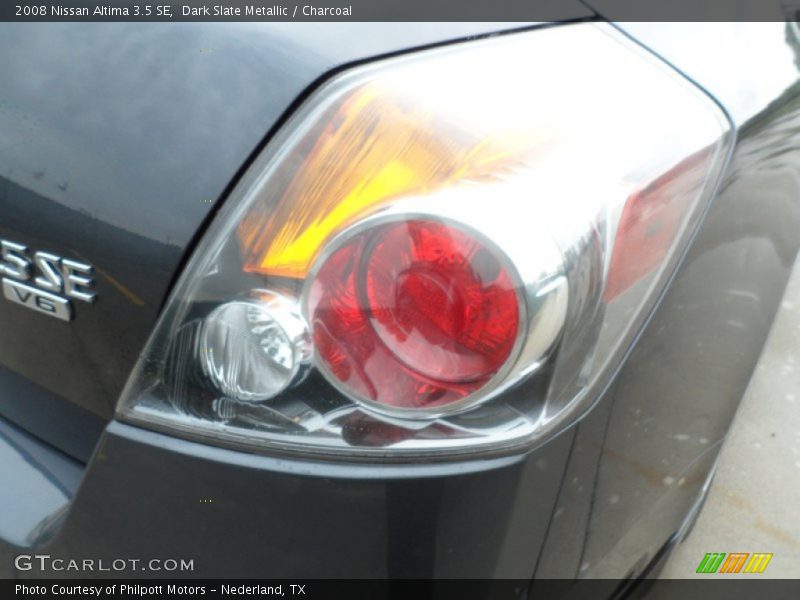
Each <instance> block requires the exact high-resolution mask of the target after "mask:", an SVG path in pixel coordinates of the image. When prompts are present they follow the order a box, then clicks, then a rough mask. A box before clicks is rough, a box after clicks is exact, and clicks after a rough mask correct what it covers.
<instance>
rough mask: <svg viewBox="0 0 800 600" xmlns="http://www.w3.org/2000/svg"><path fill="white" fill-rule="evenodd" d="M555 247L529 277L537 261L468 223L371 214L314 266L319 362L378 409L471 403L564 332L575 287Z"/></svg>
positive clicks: (312, 305)
mask: <svg viewBox="0 0 800 600" xmlns="http://www.w3.org/2000/svg"><path fill="white" fill-rule="evenodd" d="M511 229H512V230H513V229H516V228H515V227H511ZM548 255H549V256H548ZM556 256H558V252H557V250H556V249H555V248H554V247H553V248H551V249H550V251H549V252H548V253H545V254H543V255H541V256H540V257H539V258H549V259H550V261H549V264H547V265H546V266H545V267H544V268H539V269H538V270H537V271H536V272H535V274H534V276H533V277H532V278H530V277H529V278H526V277H525V275H523V273H526V271H527V270H530V269H525V268H523V269H520V268H519V267H518V265H517V264H516V263H515V261H514V259H513V258H512V257H511V256H509V254H508V253H507V252H506V251H504V250H503V249H502V248H501V247H500V246H499V245H498V244H497V243H495V242H493V241H492V240H491V239H490V238H489V237H487V236H486V235H484V234H483V233H482V232H480V231H478V230H476V229H473V228H471V227H469V226H468V225H465V224H464V223H460V222H458V221H454V220H449V219H447V218H445V217H441V216H440V215H437V216H432V215H427V216H425V215H418V216H415V217H407V216H404V214H403V213H402V212H398V213H397V214H395V215H392V216H388V217H378V218H376V219H368V220H367V221H365V222H364V223H361V224H357V225H355V226H354V227H351V228H350V229H349V230H348V231H345V232H344V233H343V234H341V235H339V236H338V237H337V238H336V239H334V240H333V241H332V242H331V244H330V248H328V249H327V250H326V251H325V253H324V254H323V255H322V256H321V257H320V258H319V259H318V261H317V262H316V264H315V266H314V268H313V269H312V274H311V277H310V279H309V282H308V283H307V286H308V287H307V294H306V302H305V307H304V308H305V314H306V315H307V318H308V321H309V323H310V324H311V328H312V330H313V339H314V345H315V348H316V363H317V365H318V366H319V368H320V370H321V371H322V372H323V374H324V375H325V376H326V378H327V379H328V380H329V381H330V382H331V383H332V384H333V385H334V386H335V387H337V388H338V389H339V390H340V391H341V392H343V393H344V394H346V395H347V396H349V397H351V398H353V399H355V400H357V401H359V402H361V403H362V404H365V405H367V406H369V407H371V408H372V409H374V410H376V411H378V412H383V413H386V414H390V415H394V416H403V417H411V418H431V417H435V416H440V415H443V414H448V413H452V412H458V411H460V410H464V409H466V408H469V407H471V406H474V405H475V404H476V403H478V402H481V401H483V400H486V399H488V398H490V397H491V396H492V394H493V393H496V392H497V391H498V390H500V389H504V388H506V387H508V385H510V384H512V383H513V382H514V381H515V380H516V379H518V378H519V377H520V376H522V375H523V374H526V373H530V372H532V371H533V370H535V367H536V366H538V364H539V363H540V362H541V360H542V358H543V357H544V356H545V355H546V353H547V352H548V350H549V349H550V348H551V347H552V346H553V344H554V343H555V341H556V340H557V338H558V335H559V333H560V332H561V329H562V327H563V324H564V321H565V318H566V312H567V298H568V291H567V280H566V278H565V277H564V276H563V275H562V274H561V272H560V267H561V264H560V261H559V260H558V259H557V258H556V259H555V260H553V258H554V257H556ZM532 258H533V257H530V256H526V257H525V259H526V260H525V263H524V264H529V265H530V264H534V262H535V261H534V260H532ZM533 329H535V330H536V331H533Z"/></svg>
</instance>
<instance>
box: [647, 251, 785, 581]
mask: <svg viewBox="0 0 800 600" xmlns="http://www.w3.org/2000/svg"><path fill="white" fill-rule="evenodd" d="M706 552H750V553H752V552H771V553H773V554H774V557H773V558H772V561H771V562H770V563H769V565H768V567H767V569H766V571H765V572H764V574H763V575H761V577H764V576H768V577H775V578H778V577H780V578H786V577H800V263H798V265H797V266H796V267H795V271H794V275H793V276H792V280H791V281H790V283H789V286H788V288H787V290H786V294H785V296H784V299H783V304H782V307H781V311H780V313H779V314H778V318H777V320H776V321H775V324H774V325H773V328H772V332H771V334H770V337H769V339H768V341H767V345H766V347H765V348H764V353H763V355H762V356H761V360H760V362H759V365H758V367H757V370H756V372H755V374H754V376H753V379H752V381H751V382H750V387H749V388H748V390H747V394H746V396H745V398H744V400H743V402H742V405H741V406H740V408H739V412H738V414H737V416H736V419H735V421H734V424H733V428H732V430H731V432H730V434H729V437H728V439H727V440H726V442H725V445H724V447H723V449H722V452H721V454H720V460H719V463H718V469H717V475H716V477H715V479H714V483H713V485H712V486H711V490H710V492H709V495H708V500H707V502H706V505H705V508H704V509H703V512H702V513H701V514H700V517H699V519H698V521H697V524H696V525H695V527H694V530H693V531H692V532H691V534H690V535H689V536H688V537H687V538H686V540H685V541H684V542H683V544H682V545H681V546H680V547H679V548H678V549H677V550H676V552H675V553H674V554H673V556H672V558H671V559H670V562H669V563H668V564H667V566H666V568H665V569H664V571H663V573H662V577H665V578H686V577H692V576H694V575H695V570H696V568H697V566H698V563H699V562H700V560H701V559H702V558H703V556H704V555H705V553H706ZM698 576H701V575H698ZM702 577H708V575H702ZM730 577H742V575H741V574H740V575H730Z"/></svg>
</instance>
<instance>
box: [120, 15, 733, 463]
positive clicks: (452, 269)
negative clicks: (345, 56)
mask: <svg viewBox="0 0 800 600" xmlns="http://www.w3.org/2000/svg"><path fill="white" fill-rule="evenodd" d="M727 132H728V123H727V121H726V119H725V116H724V114H723V113H722V112H721V110H720V109H719V108H718V107H717V105H716V104H715V103H714V102H713V101H712V100H710V99H709V98H708V97H707V96H705V95H704V93H703V92H702V91H700V90H699V89H697V88H696V87H694V86H693V85H691V84H690V83H689V82H688V81H686V80H685V79H684V78H682V77H681V76H680V75H679V74H677V73H676V72H674V71H672V70H671V69H669V68H668V67H666V66H665V65H663V64H662V63H660V62H659V61H658V60H656V59H655V58H654V57H652V56H651V55H649V54H648V53H647V52H645V51H644V50H642V49H641V48H639V47H638V46H636V45H635V44H634V43H632V42H630V41H629V40H627V38H625V37H624V36H622V35H621V34H620V33H618V32H617V31H616V30H614V29H613V28H612V27H610V26H607V25H601V24H578V25H568V26H559V27H550V28H544V29H540V30H535V31H530V32H525V33H515V34H509V35H504V36H500V37H495V38H492V39H488V40H483V41H472V42H467V43H463V44H455V45H452V46H448V47H444V48H441V49H435V50H430V51H424V52H419V53H414V54H411V55H408V56H405V57H400V58H393V59H389V60H385V61H381V62H377V63H375V64H373V65H368V66H364V67H358V68H355V69H353V70H351V71H349V72H346V73H344V74H342V75H339V76H336V77H334V78H333V79H332V80H331V81H330V82H329V83H327V84H325V85H323V86H322V87H321V88H320V89H319V90H318V91H317V92H316V93H314V94H312V96H311V97H310V98H309V99H308V101H307V102H305V103H304V105H303V106H302V107H301V108H300V109H299V110H298V111H297V114H296V115H295V116H294V117H293V118H292V119H290V121H289V122H288V123H287V124H286V125H285V126H284V127H283V129H282V131H281V132H279V134H278V135H277V136H276V137H275V139H273V140H272V141H271V142H270V144H269V145H268V148H267V149H266V151H265V152H264V154H263V156H261V157H260V158H259V159H258V160H257V161H256V163H255V164H254V165H253V166H252V167H251V169H250V170H249V172H248V173H247V174H246V175H245V177H244V178H243V179H242V181H240V182H239V184H238V185H237V187H236V189H235V190H234V192H233V193H232V196H231V198H229V199H228V201H227V203H226V206H225V207H224V209H223V210H222V211H221V212H220V214H219V215H218V217H217V219H216V220H215V222H214V224H213V225H212V227H211V228H210V230H209V231H208V233H207V234H206V235H205V237H204V239H203V241H202V243H201V244H200V246H199V247H198V248H197V250H196V252H195V255H194V257H193V258H192V260H191V261H190V264H189V265H188V266H187V268H186V271H185V273H184V274H183V276H182V278H181V280H180V282H179V283H178V285H177V286H176V289H175V290H174V292H173V294H172V296H171V298H170V301H169V303H168V305H167V308H166V310H165V312H164V314H163V315H162V317H161V319H160V321H159V323H158V325H157V327H156V330H155V332H154V334H153V336H152V338H151V340H150V342H149V343H148V346H147V348H146V350H145V352H144V354H143V356H142V358H141V360H140V362H139V364H138V365H137V368H136V369H135V371H134V372H133V373H132V375H131V378H130V380H129V382H128V385H127V387H126V390H125V392H124V393H123V398H122V400H121V402H120V405H119V410H118V415H119V417H120V418H121V419H123V420H126V421H129V422H133V423H136V424H140V425H143V426H146V427H154V428H158V429H161V430H165V431H170V432H174V433H178V434H180V435H185V436H189V437H194V438H202V439H205V440H208V441H211V442H213V443H223V444H231V445H236V446H246V447H247V448H248V449H256V450H258V449H261V450H263V451H270V452H277V451H280V452H290V453H300V454H309V453H311V454H317V455H319V454H323V455H328V456H338V457H348V458H353V459H357V458H370V459H373V460H374V459H375V458H376V457H380V459H382V460H408V459H411V458H413V457H425V458H426V459H431V458H446V457H454V456H464V455H474V453H476V452H479V451H481V450H489V449H491V450H492V451H495V452H496V451H500V450H504V451H508V452H511V451H518V450H520V449H525V448H529V447H531V445H533V444H536V443H539V442H541V441H542V440H544V439H546V437H547V436H548V435H552V434H553V433H554V432H556V431H558V430H559V429H560V428H563V427H564V426H566V425H567V424H569V423H571V422H573V421H574V420H575V419H576V418H578V417H579V416H580V415H581V414H582V412H583V411H585V410H586V409H587V407H588V406H589V405H590V404H591V401H592V400H593V399H594V398H595V397H596V394H597V393H598V392H599V390H600V389H602V387H603V386H604V385H605V383H607V380H608V377H610V375H611V373H612V372H613V371H614V370H615V367H616V366H617V365H618V363H619V361H620V360H621V358H622V356H623V355H624V353H625V351H626V349H627V348H628V346H629V344H630V343H631V340H632V339H633V337H634V335H635V334H636V332H637V331H638V329H639V328H640V327H641V325H642V323H643V321H644V319H645V318H646V316H647V314H648V313H649V311H650V310H651V309H652V307H653V305H654V303H655V301H656V299H657V298H658V296H659V294H660V292H661V290H662V289H663V286H664V282H665V281H666V279H667V277H668V276H669V274H670V273H671V272H672V270H673V269H674V267H675V265H676V263H677V261H678V259H679V258H680V256H681V254H682V252H683V250H684V249H685V247H686V244H687V241H688V239H689V238H690V236H691V234H692V232H693V231H694V230H695V229H696V226H697V224H698V223H699V220H700V218H701V217H702V214H703V212H704V210H705V208H706V207H707V205H708V202H709V201H710V198H711V196H712V193H713V190H714V187H715V185H716V183H717V179H718V176H719V173H720V170H721V168H722V166H723V164H724V160H725V157H726V156H727V150H728V147H729V141H730V138H729V136H728V135H727Z"/></svg>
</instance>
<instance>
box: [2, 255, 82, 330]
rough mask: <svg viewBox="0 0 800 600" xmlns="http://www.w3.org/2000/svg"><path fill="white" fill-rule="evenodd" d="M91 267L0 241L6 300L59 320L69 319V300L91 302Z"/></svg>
mask: <svg viewBox="0 0 800 600" xmlns="http://www.w3.org/2000/svg"><path fill="white" fill-rule="evenodd" d="M91 274H92V267H91V265H87V264H84V263H81V262H78V261H75V260H71V259H68V258H62V257H60V256H57V255H55V254H51V253H49V252H34V253H33V254H31V253H30V252H29V251H28V248H27V246H24V245H23V244H17V243H16V242H10V241H8V240H0V275H3V280H2V283H3V295H4V296H5V297H6V299H8V300H10V301H12V302H15V303H17V304H21V305H22V306H25V307H26V308H30V309H32V310H35V311H37V312H41V313H44V314H46V315H50V316H51V317H55V318H57V319H61V320H63V321H69V320H71V319H72V316H73V310H72V303H71V300H72V299H74V300H80V301H82V302H89V303H91V302H94V301H95V299H96V297H97V294H96V293H95V292H94V291H92V289H91V288H92V286H93V285H94V281H93V280H92V278H91Z"/></svg>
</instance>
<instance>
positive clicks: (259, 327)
mask: <svg viewBox="0 0 800 600" xmlns="http://www.w3.org/2000/svg"><path fill="white" fill-rule="evenodd" d="M199 354H200V356H199V360H200V363H201V365H202V367H203V372H204V373H205V374H206V376H207V377H208V378H209V379H210V380H211V382H212V383H213V384H214V386H215V387H216V388H217V389H218V390H219V391H220V392H222V393H223V394H225V395H226V396H229V397H231V398H234V399H237V400H243V401H258V400H266V399H268V398H271V397H273V396H275V395H276V394H278V393H280V392H281V391H283V390H284V389H286V388H287V387H288V386H289V385H291V383H292V382H293V381H295V380H296V379H297V378H298V375H300V374H301V370H302V368H303V366H304V365H305V364H307V363H308V359H309V355H310V346H309V336H308V330H307V328H306V326H305V323H304V321H303V318H302V317H301V316H300V314H299V312H298V311H297V309H296V306H295V303H294V302H293V301H292V300H289V299H287V298H284V297H282V296H278V295H276V294H271V293H262V294H260V296H259V298H258V299H253V300H236V301H233V302H228V303H226V304H223V305H222V306H220V307H218V308H216V309H215V310H214V311H212V312H211V313H210V314H209V315H208V316H207V317H206V319H205V322H204V324H203V331H202V335H201V340H200V347H199Z"/></svg>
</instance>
